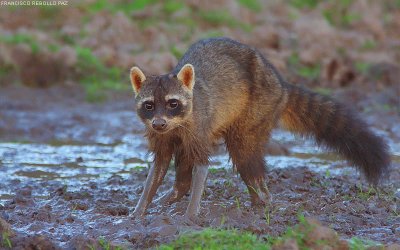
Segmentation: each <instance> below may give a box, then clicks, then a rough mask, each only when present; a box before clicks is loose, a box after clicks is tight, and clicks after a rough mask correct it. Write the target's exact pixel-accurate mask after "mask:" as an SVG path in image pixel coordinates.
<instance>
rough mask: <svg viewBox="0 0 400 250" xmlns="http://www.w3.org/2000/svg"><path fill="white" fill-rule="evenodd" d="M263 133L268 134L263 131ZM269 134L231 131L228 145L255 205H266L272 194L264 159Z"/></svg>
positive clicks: (233, 161) (227, 141)
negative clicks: (268, 186)
mask: <svg viewBox="0 0 400 250" xmlns="http://www.w3.org/2000/svg"><path fill="white" fill-rule="evenodd" d="M262 134H264V135H265V134H266V133H265V131H263V133H262ZM268 137H269V135H267V136H262V135H261V134H258V133H254V132H252V133H246V132H243V131H242V132H240V133H235V132H234V131H230V133H228V136H227V138H226V145H227V149H228V151H229V154H230V156H231V159H232V163H233V165H234V167H235V168H236V169H237V171H238V172H239V174H240V177H241V178H242V179H243V181H244V182H245V184H246V186H247V188H248V190H249V193H250V196H251V203H252V205H253V206H259V205H266V204H268V203H269V201H270V194H269V192H268V188H267V186H266V183H265V176H266V166H265V161H264V152H265V143H266V141H267V139H268Z"/></svg>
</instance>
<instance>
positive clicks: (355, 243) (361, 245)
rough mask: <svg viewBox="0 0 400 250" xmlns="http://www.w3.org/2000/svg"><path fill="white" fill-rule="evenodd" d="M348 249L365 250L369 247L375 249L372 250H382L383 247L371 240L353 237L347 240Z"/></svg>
mask: <svg viewBox="0 0 400 250" xmlns="http://www.w3.org/2000/svg"><path fill="white" fill-rule="evenodd" d="M349 247H350V250H366V249H369V248H371V247H375V248H374V249H377V248H378V249H379V247H382V249H384V248H383V246H382V245H381V244H379V243H376V242H374V241H371V240H364V239H361V238H358V237H353V238H351V239H350V240H349Z"/></svg>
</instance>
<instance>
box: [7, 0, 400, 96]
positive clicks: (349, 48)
mask: <svg viewBox="0 0 400 250" xmlns="http://www.w3.org/2000/svg"><path fill="white" fill-rule="evenodd" d="M3 2H7V1H3ZM9 2H12V1H9ZM49 3H52V1H49ZM3 4H4V3H3ZM215 36H227V37H231V38H234V39H237V40H239V41H241V42H243V43H247V44H250V45H252V46H255V47H257V48H259V49H260V50H261V51H262V52H263V53H264V55H266V56H267V58H269V60H271V61H272V63H273V64H274V65H276V67H277V68H278V69H279V70H280V71H281V72H282V73H283V75H284V77H285V78H287V79H288V80H289V81H291V82H294V83H298V84H304V85H307V86H308V87H313V88H315V89H316V91H319V92H321V93H324V94H330V93H331V92H332V89H336V88H342V87H348V86H351V85H353V86H357V87H360V88H365V89H366V90H373V91H376V90H378V91H380V90H383V89H385V88H386V87H387V86H393V85H396V84H399V83H398V81H399V80H398V79H400V75H399V74H400V73H399V60H400V1H398V0H382V1H373V0H337V1H329V0H285V1H278V0H270V1H260V0H231V1H228V0H216V1H208V0H204V1H195V0H189V1H180V0H168V1H155V0H135V1H125V0H114V1H105V0H90V1H68V5H67V6H60V5H49V6H4V5H2V6H0V87H1V86H4V85H10V84H18V85H25V86H31V87H39V88H45V87H51V86H53V85H59V84H64V85H68V86H73V87H81V88H83V89H84V90H85V92H86V97H87V101H90V102H98V101H102V100H104V98H105V95H104V93H103V92H104V90H108V89H111V90H124V91H125V90H128V89H129V88H130V86H129V80H128V76H127V75H128V73H127V72H128V71H129V68H130V67H132V65H139V66H140V67H141V68H142V69H144V70H145V71H146V72H148V73H151V74H160V73H166V72H168V71H169V70H170V69H171V68H172V67H173V66H174V65H175V64H176V63H177V61H178V60H179V58H180V57H181V56H182V54H183V53H184V52H185V51H186V49H187V48H188V47H189V46H190V44H192V43H193V42H195V41H196V40H198V39H201V38H206V37H215ZM397 94H398V93H397Z"/></svg>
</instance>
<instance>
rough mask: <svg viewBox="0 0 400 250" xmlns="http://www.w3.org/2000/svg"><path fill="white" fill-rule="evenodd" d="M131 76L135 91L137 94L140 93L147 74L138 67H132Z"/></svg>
mask: <svg viewBox="0 0 400 250" xmlns="http://www.w3.org/2000/svg"><path fill="white" fill-rule="evenodd" d="M130 78H131V84H132V88H133V91H135V95H138V94H139V91H140V88H141V87H142V83H143V82H144V81H145V80H146V76H145V75H144V74H143V72H142V71H141V70H140V69H139V68H138V67H133V68H131V75H130Z"/></svg>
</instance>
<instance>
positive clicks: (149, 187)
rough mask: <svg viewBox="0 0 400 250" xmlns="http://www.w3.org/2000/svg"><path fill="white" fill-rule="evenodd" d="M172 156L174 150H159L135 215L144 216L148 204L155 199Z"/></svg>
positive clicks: (134, 212)
mask: <svg viewBox="0 0 400 250" xmlns="http://www.w3.org/2000/svg"><path fill="white" fill-rule="evenodd" d="M171 158H172V152H168V151H162V152H157V153H156V155H155V157H154V164H153V166H152V167H151V168H150V171H149V174H148V176H147V179H146V182H145V184H144V189H143V193H142V195H141V196H140V199H139V202H138V204H137V205H136V207H135V211H133V216H134V217H139V216H143V215H144V213H145V211H146V208H147V206H148V205H149V204H150V203H151V201H152V200H153V197H154V195H155V194H156V191H157V189H158V187H159V186H160V185H161V182H162V180H163V179H164V176H165V174H166V173H167V170H168V167H169V163H170V161H171Z"/></svg>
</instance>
